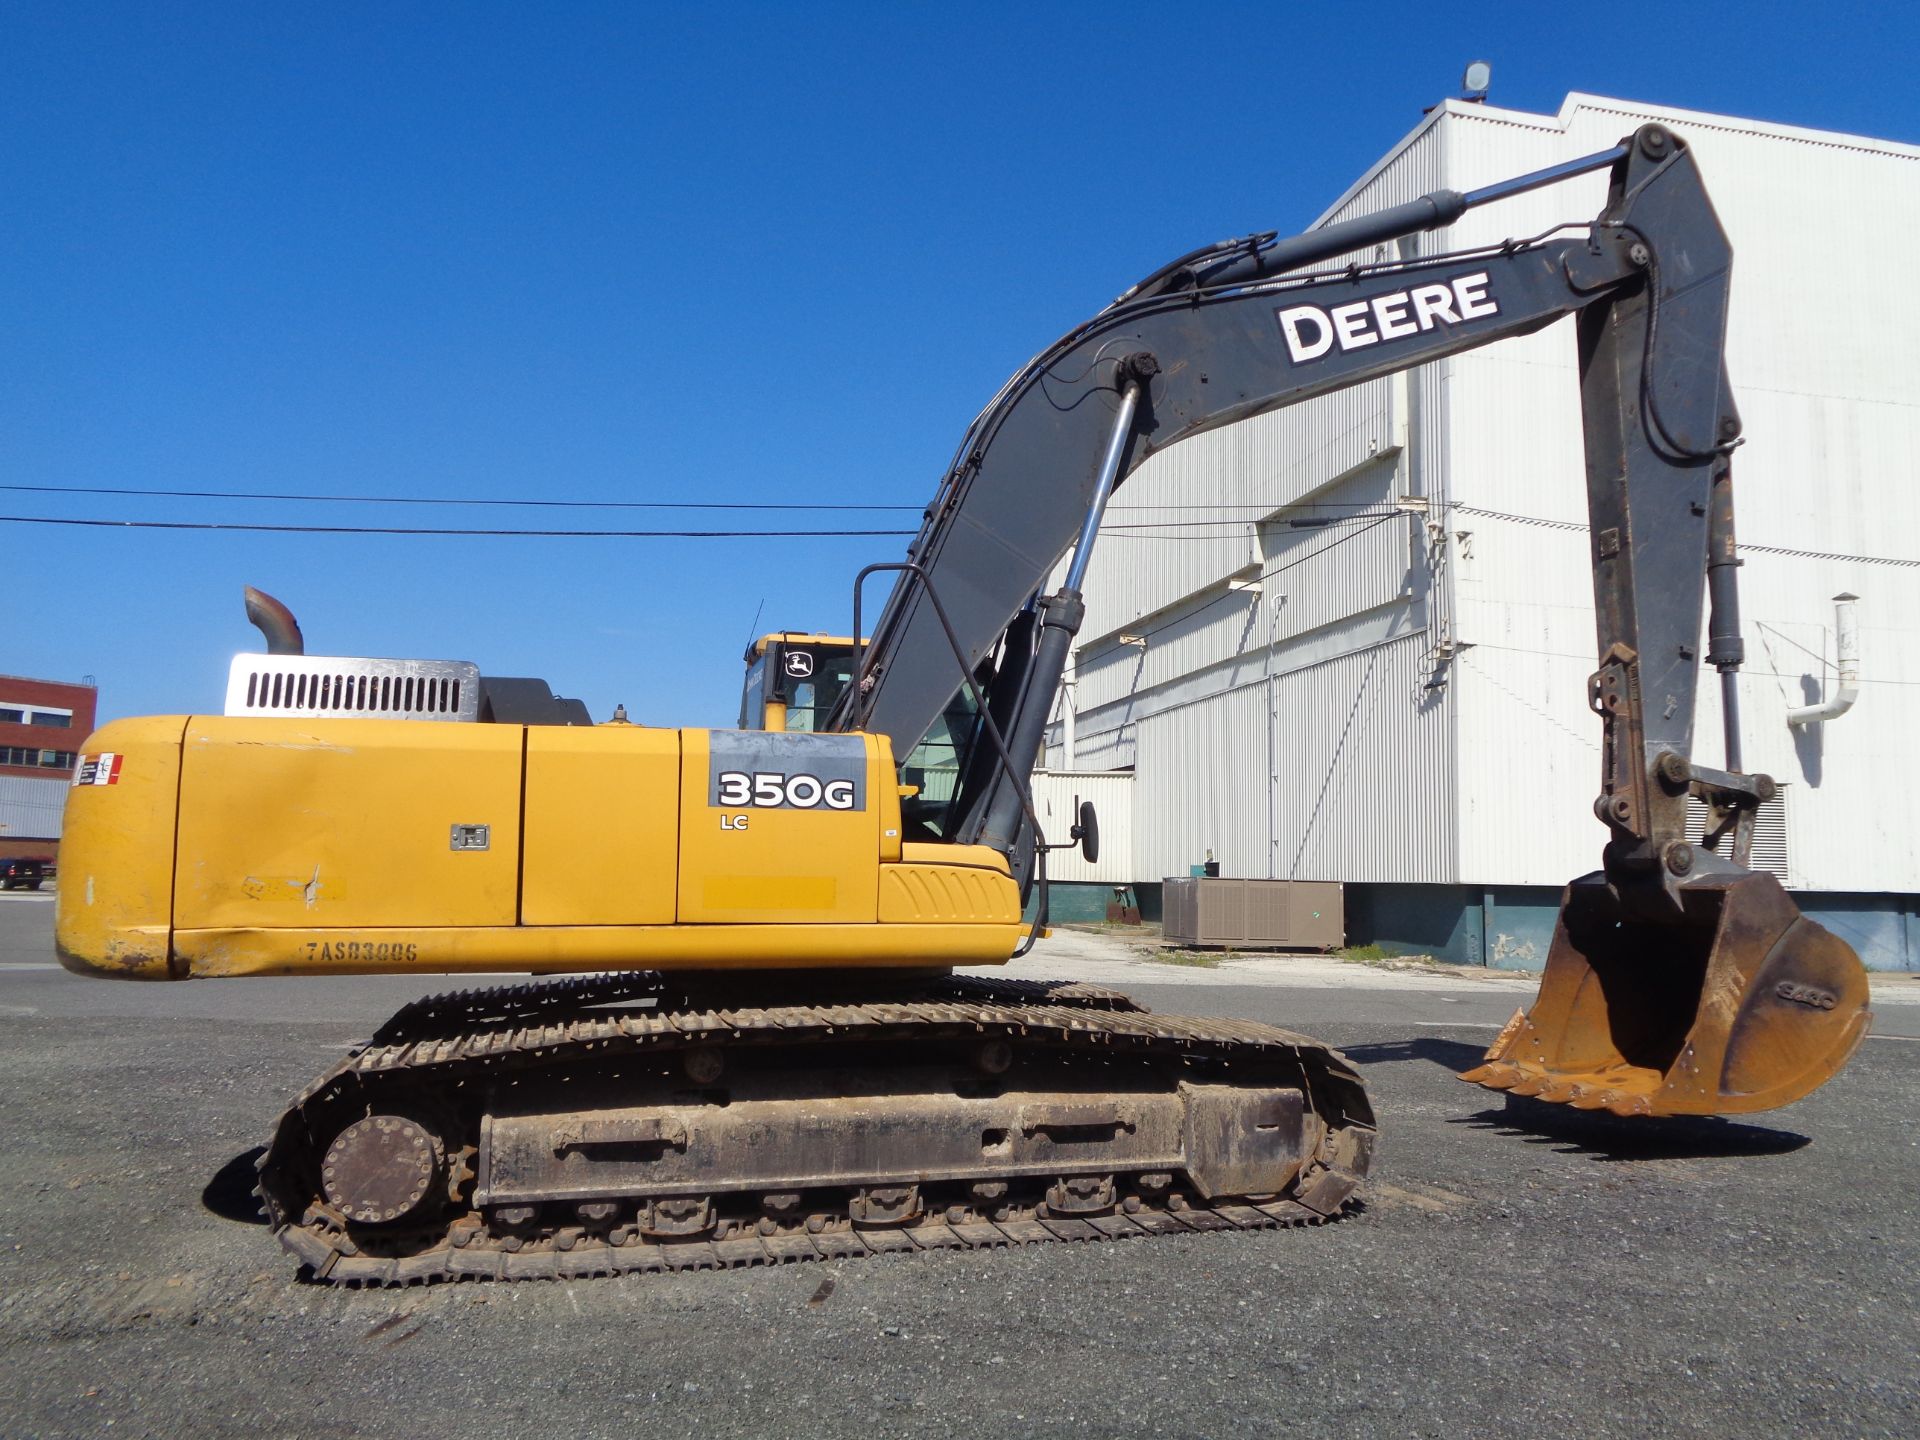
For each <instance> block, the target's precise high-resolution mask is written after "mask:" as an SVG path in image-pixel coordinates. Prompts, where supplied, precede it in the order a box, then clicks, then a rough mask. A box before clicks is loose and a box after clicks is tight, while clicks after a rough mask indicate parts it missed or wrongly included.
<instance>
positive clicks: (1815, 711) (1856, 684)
mask: <svg viewBox="0 0 1920 1440" xmlns="http://www.w3.org/2000/svg"><path fill="white" fill-rule="evenodd" d="M1859 598H1860V597H1859V596H1858V595H1849V594H1847V593H1846V592H1845V591H1842V592H1841V593H1840V594H1838V595H1836V596H1834V597H1833V634H1834V649H1835V650H1836V651H1837V652H1838V654H1839V660H1840V688H1839V689H1838V690H1836V691H1835V692H1834V693H1833V694H1832V695H1830V696H1828V697H1827V698H1826V699H1825V700H1822V701H1821V702H1820V703H1819V704H1818V705H1797V706H1795V707H1794V708H1793V709H1791V710H1789V711H1787V724H1789V725H1818V724H1820V723H1821V722H1822V721H1825V720H1835V719H1838V718H1839V717H1840V716H1842V715H1844V714H1846V713H1847V711H1849V710H1851V709H1852V708H1853V702H1854V701H1855V700H1857V699H1859V698H1860V621H1859V619H1858V618H1857V617H1856V616H1855V615H1854V613H1853V606H1854V602H1855V601H1857V600H1858V599H1859Z"/></svg>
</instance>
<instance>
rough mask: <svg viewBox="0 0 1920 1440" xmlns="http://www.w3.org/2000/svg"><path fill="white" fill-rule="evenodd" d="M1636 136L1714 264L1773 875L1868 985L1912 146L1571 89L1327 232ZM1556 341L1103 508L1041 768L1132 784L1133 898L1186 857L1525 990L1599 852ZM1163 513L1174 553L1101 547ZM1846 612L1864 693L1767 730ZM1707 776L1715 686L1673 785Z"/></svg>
mask: <svg viewBox="0 0 1920 1440" xmlns="http://www.w3.org/2000/svg"><path fill="white" fill-rule="evenodd" d="M1649 120H1658V121H1662V122H1664V123H1667V124H1669V125H1671V126H1672V128H1673V129H1674V130H1675V131H1676V132H1677V133H1678V134H1680V135H1681V136H1682V137H1683V138H1684V139H1686V140H1687V141H1688V142H1689V143H1691V144H1692V145H1693V147H1694V149H1695V151H1696V153H1697V155H1698V157H1699V160H1700V164H1701V173H1702V175H1703V176H1704V178H1705V181H1706V184H1707V187H1708V189H1709V191H1710V193H1711V194H1712V196H1713V200H1714V203H1715V206H1716V208H1717V209H1718V211H1719V213H1720V217H1721V220H1722V223H1723V224H1724V226H1725V228H1726V230H1727V232H1728V234H1729V236H1730V237H1731V239H1732V241H1733V246H1734V256H1735V259H1734V289H1733V314H1732V319H1731V326H1730V334H1729V337H1728V364H1729V368H1730V371H1731V374H1732V377H1733V382H1734V387H1735V394H1736V399H1737V402H1738V404H1739V406H1740V409H1741V412H1742V415H1743V418H1744V420H1745V422H1746V436H1747V444H1746V445H1745V446H1744V447H1743V448H1742V449H1741V450H1740V451H1739V452H1738V453H1737V455H1736V457H1735V462H1734V477H1735V493H1736V504H1737V510H1738V516H1737V526H1738V533H1739V536H1740V539H1741V548H1742V553H1743V557H1744V559H1745V561H1746V565H1745V568H1744V569H1743V570H1742V571H1741V586H1742V609H1743V615H1744V631H1745V634H1746V638H1747V649H1748V664H1747V667H1746V669H1745V671H1744V678H1743V680H1742V682H1741V694H1742V703H1743V725H1742V729H1743V734H1744V745H1745V751H1746V762H1747V766H1748V768H1749V769H1755V770H1765V771H1767V772H1769V773H1771V774H1772V775H1773V776H1774V777H1775V778H1776V779H1777V780H1778V781H1779V782H1781V785H1782V788H1783V801H1782V802H1781V803H1780V804H1779V805H1778V806H1776V807H1774V811H1773V813H1772V814H1770V815H1767V816H1765V817H1763V818H1764V819H1765V820H1766V821H1767V822H1768V823H1769V824H1770V826H1771V828H1772V835H1771V836H1770V838H1769V841H1768V844H1767V846H1766V854H1765V856H1764V857H1762V858H1764V859H1765V860H1766V861H1767V863H1769V864H1771V865H1772V866H1774V867H1776V868H1777V869H1778V870H1779V871H1780V873H1781V874H1782V875H1783V877H1784V878H1785V879H1786V880H1787V882H1788V883H1789V884H1790V885H1791V886H1794V887H1796V888H1798V889H1801V890H1804V891H1809V892H1825V893H1819V894H1806V895H1802V896H1801V900H1802V904H1803V907H1804V908H1806V909H1808V910H1809V912H1810V913H1814V914H1816V915H1817V916H1818V917H1819V918H1821V919H1822V920H1823V921H1825V922H1826V923H1828V924H1830V925H1832V926H1834V928H1836V929H1839V930H1840V931H1841V932H1842V933H1843V934H1846V935H1847V937H1848V938H1849V939H1850V940H1852V941H1853V942H1854V943H1855V945H1856V947H1857V948H1859V949H1861V951H1862V952H1863V954H1864V955H1865V956H1866V958H1867V959H1868V962H1869V963H1870V964H1875V965H1879V966H1896V967H1907V968H1920V959H1916V954H1917V953H1920V911H1916V895H1915V892H1916V891H1920V754H1917V753H1916V747H1915V744H1914V738H1915V724H1914V720H1915V716H1916V714H1917V713H1920V712H1916V710H1915V708H1914V705H1913V699H1914V697H1915V696H1916V695H1917V694H1920V691H1916V689H1915V687H1916V686H1920V527H1917V525H1916V521H1920V483H1916V482H1917V481H1920V473H1917V472H1920V458H1917V457H1920V287H1915V286H1912V285H1907V284H1904V283H1899V282H1898V281H1897V280H1896V281H1895V282H1894V283H1889V279H1888V272H1887V267H1886V264H1885V261H1886V258H1887V257H1889V256H1897V255H1900V254H1903V253H1905V252H1906V250H1907V249H1908V248H1910V246H1911V245H1912V243H1913V239H1914V237H1915V235H1917V234H1920V148H1916V147H1913V146H1908V145H1898V144H1892V143H1889V142H1885V141H1879V140H1870V139H1863V138H1860V137H1856V136H1848V135H1837V134H1829V133H1825V132H1819V131H1811V130H1802V129H1795V128H1792V127H1788V126H1780V125H1770V124H1764V123H1760V122H1755V121H1748V120H1736V119H1731V118H1728V117H1725V116H1718V115H1705V114H1697V113H1693V112H1688V111H1682V110H1673V109H1668V108H1664V107H1656V106H1649V105H1642V104H1637V103H1630V102H1626V101H1619V100H1607V99H1601V98H1598V97H1595V96H1588V95H1572V96H1569V97H1568V99H1567V101H1566V103H1565V105H1564V106H1563V107H1562V108H1561V110H1560V112H1559V114H1557V115H1532V114H1524V113H1520V112H1517V111H1510V110H1501V109H1496V108H1494V107H1491V106H1487V105H1484V104H1472V103H1467V102H1462V101H1449V102H1447V103H1445V104H1443V105H1441V106H1439V107H1438V108H1436V109H1435V110H1433V111H1432V112H1430V113H1429V114H1428V115H1427V117H1426V118H1425V120H1424V121H1423V122H1422V123H1421V124H1420V125H1419V126H1417V127H1416V128H1415V129H1414V130H1413V131H1412V133H1410V134H1409V135H1408V136H1407V137H1406V139H1405V140H1403V141H1402V142H1401V143H1400V144H1399V145H1398V146H1396V147H1395V148H1394V149H1393V151H1392V152H1391V153H1389V154H1388V155H1387V156H1386V157H1385V158H1384V159H1382V160H1381V161H1380V163H1379V164H1378V165H1376V166H1375V167H1374V168H1373V169H1372V170H1371V171H1369V172H1368V173H1367V174H1366V175H1365V176H1363V177H1362V178H1361V179H1360V180H1359V181H1358V182H1356V183H1355V184H1354V186H1353V187H1352V188H1351V189H1350V190H1349V191H1348V192H1347V193H1346V194H1345V195H1344V196H1342V197H1341V198H1340V199H1339V200H1338V201H1337V202H1336V203H1335V204H1334V205H1333V206H1332V208H1330V209H1329V210H1328V211H1327V212H1326V214H1325V215H1324V216H1323V217H1322V223H1325V222H1327V221H1333V220H1340V219H1346V218H1349V217H1351V216H1354V215H1358V214H1363V213H1366V212H1368V211H1372V210H1376V209H1380V208H1384V207H1385V206H1388V205H1392V204H1396V203H1399V202H1401V201H1405V200H1409V199H1412V198H1414V197H1416V196H1418V195H1421V194H1424V193H1427V192H1429V191H1432V190H1437V189H1442V188H1450V189H1456V190H1463V191H1464V190H1470V189H1473V188H1475V187H1477V186H1481V185H1485V184H1488V183H1490V182H1493V181H1496V180H1500V179H1504V178H1507V177H1510V176H1513V175H1518V174H1521V173H1523V172H1526V171H1530V170H1537V169H1540V168H1543V167H1545V166H1548V165H1552V164H1554V163H1557V162H1559V161H1563V160H1568V159H1572V158H1574V157H1576V156H1580V155H1585V154H1589V153H1592V152H1594V151H1598V150H1602V149H1605V148H1606V147H1608V146H1609V145H1611V144H1613V143H1614V142H1615V141H1616V140H1618V139H1619V138H1620V137H1621V136H1623V135H1625V134H1627V133H1629V132H1630V131H1632V130H1633V129H1634V128H1635V127H1637V126H1639V125H1640V124H1642V123H1645V122H1646V121H1649ZM1605 193H1606V177H1605V174H1604V173H1600V174H1593V175H1588V176H1584V177H1581V178H1579V179H1575V180H1572V181H1568V182H1565V183H1562V184H1559V185H1556V186H1553V187H1551V188H1548V189H1546V190H1542V191H1538V192H1535V193H1532V194H1529V195H1525V196H1522V197H1520V198H1518V199H1516V200H1513V201H1509V202H1507V203H1505V204H1500V205H1494V206H1489V207H1486V208H1485V209H1481V210H1476V211H1472V212H1470V213H1469V214H1468V215H1467V216H1465V217H1464V218H1463V219H1462V220H1461V221H1460V222H1459V223H1458V224H1456V225H1455V226H1454V227H1452V228H1451V229H1450V230H1446V231H1440V232H1435V233H1433V234H1429V235H1425V236H1421V237H1419V238H1418V240H1416V241H1407V242H1401V243H1402V249H1401V251H1400V253H1401V254H1402V255H1414V254H1431V253H1434V252H1436V251H1440V250H1451V249H1460V248H1463V247H1468V246H1472V245H1477V244H1482V243H1488V242H1495V241H1498V240H1500V239H1502V238H1505V237H1507V236H1527V235H1533V234H1536V233H1539V232H1541V231H1544V230H1546V229H1547V228H1549V227H1550V226H1551V225H1553V224H1554V223H1556V222H1561V221H1584V220H1586V219H1588V218H1590V217H1592V216H1593V215H1594V214H1596V213H1597V212H1598V211H1599V209H1600V207H1601V205H1602V204H1603V202H1604V198H1605ZM1359 258H1365V259H1376V258H1378V259H1386V258H1392V257H1391V256H1389V255H1386V254H1379V255H1369V256H1365V257H1359ZM1573 345H1574V335H1573V325H1572V322H1571V321H1563V322H1561V323H1559V324H1557V325H1554V326H1552V327H1551V328H1549V329H1547V330H1545V331H1542V332H1541V333H1539V334H1537V335H1534V336H1531V337H1528V338H1525V339H1521V340H1513V341H1507V342H1504V343H1501V344H1497V345H1495V346H1492V347H1490V348H1487V349H1482V350H1478V351H1474V352H1472V353H1469V354H1466V355H1462V356H1458V357H1455V358H1453V359H1450V360H1446V361H1443V362H1438V363H1436V364H1433V365H1429V366H1426V367H1423V368H1422V369H1419V370H1416V371H1413V372H1410V373H1408V374H1406V375H1403V376H1399V377H1395V378H1390V379H1385V380H1380V381H1376V382H1371V383H1369V384H1366V385H1363V386H1360V387H1357V388H1355V389H1353V390H1349V391H1346V392H1343V393H1341V394H1338V395H1334V396H1330V397H1326V398H1323V399H1320V400H1316V401H1312V402H1309V403H1307V404H1304V405H1301V406H1298V407H1295V408H1293V409H1291V410H1286V411H1282V412H1279V413H1277V414H1273V415H1269V416H1265V417H1262V418H1260V419H1258V420H1254V421H1250V422H1248V423H1245V424H1242V425H1238V426H1234V427H1231V428H1229V429H1226V430H1222V431H1216V432H1213V433H1211V434H1207V435H1203V436H1201V437H1199V438H1197V439H1195V440H1191V441H1188V442H1187V443H1185V444H1183V445H1180V446H1177V447H1175V448H1174V449H1173V450H1171V451H1169V452H1167V453H1165V454H1162V455H1159V456H1156V457H1154V458H1153V459H1152V460H1150V461H1149V462H1148V463H1147V464H1146V465H1145V466H1144V467H1143V468H1142V469H1141V470H1140V471H1138V472H1137V473H1136V474H1135V475H1134V476H1133V477H1132V479H1130V480H1129V481H1128V482H1127V484H1126V485H1125V487H1124V488H1123V489H1122V490H1121V491H1120V493H1119V494H1118V495H1117V496H1116V497H1115V501H1114V505H1113V507H1112V509H1111V511H1110V512H1109V522H1108V528H1107V530H1106V531H1105V532H1103V534H1102V537H1101V540H1100V545H1099V549H1098V550H1097V551H1096V553H1095V556H1094V560H1093V566H1092V571H1091V575H1090V578H1089V583H1088V586H1087V594H1088V601H1089V614H1088V618H1087V623H1086V626H1085V628H1084V629H1083V631H1082V632H1081V633H1082V637H1083V643H1082V644H1081V645H1080V646H1079V648H1078V651H1077V655H1076V661H1075V670H1074V672H1073V674H1072V675H1071V677H1070V682H1071V683H1070V690H1069V694H1068V697H1067V701H1066V705H1065V711H1064V713H1063V714H1062V716H1061V718H1060V719H1059V721H1058V722H1057V723H1056V725H1055V727H1054V731H1053V734H1052V737H1051V743H1050V745H1049V751H1048V756H1047V760H1048V764H1049V766H1050V767H1052V768H1054V769H1058V770H1066V771H1073V770H1117V769H1123V768H1127V767H1132V769H1133V772H1134V776H1135V779H1134V789H1135V794H1134V797H1133V815H1134V826H1133V834H1132V836H1131V840H1130V855H1131V863H1132V865H1133V869H1134V878H1135V879H1136V880H1141V881H1149V882H1150V881H1153V880H1156V879H1158V878H1159V877H1161V876H1163V875H1184V874H1186V873H1188V870H1189V867H1190V866H1191V865H1192V864H1193V863H1195V862H1198V861H1200V860H1203V859H1204V858H1206V856H1207V854H1208V852H1211V853H1212V855H1213V856H1214V857H1216V858H1217V859H1218V860H1219V862H1220V864H1221V871H1222V873H1223V874H1227V875H1243V876H1273V877H1279V878H1287V877H1294V878H1300V879H1327V880H1343V881H1347V882H1349V884H1350V887H1352V893H1354V894H1355V895H1356V896H1358V897H1359V898H1360V901H1361V911H1362V913H1361V915H1360V918H1359V920H1358V921H1357V922H1355V923H1354V925H1353V927H1352V928H1354V929H1355V930H1356V932H1359V931H1368V930H1370V931H1374V932H1377V938H1379V939H1380V940H1382V942H1383V943H1390V944H1393V943H1399V944H1404V945H1406V946H1408V947H1415V946H1417V947H1418V948H1422V949H1430V950H1433V949H1437V950H1441V951H1443V952H1444V953H1448V954H1452V955H1455V956H1456V957H1457V958H1463V959H1478V960H1486V961H1490V962H1492V963H1507V964H1519V965H1526V964H1538V963H1539V962H1540V961H1541V960H1542V959H1544V955H1545V948H1546V947H1545V941H1546V938H1547V935H1548V934H1549V933H1550V928H1551V924H1550V922H1551V915H1552V910H1553V906H1554V904H1555V903H1556V899H1557V887H1559V886H1560V885H1561V884H1563V883H1564V882H1565V881H1566V880H1568V879H1569V878H1571V877H1573V876H1574V875H1576V874H1579V873H1582V872H1585V871H1587V870H1591V869H1593V868H1595V867H1596V866H1597V864H1598V860H1599V852H1600V847H1601V844H1602V842H1603V840H1604V835H1605V832H1604V830H1603V829H1602V827H1601V826H1600V825H1599V823H1598V822H1597V821H1596V820H1594V819H1593V816H1592V811H1591V804H1592V799H1593V796H1594V795H1595V794H1596V793H1597V791H1598V787H1599V783H1600V755H1599V742H1600V725H1599V721H1598V719H1597V717H1595V716H1594V715H1593V714H1592V713H1591V712H1590V711H1589V710H1588V709H1587V706H1586V679H1587V676H1588V674H1589V672H1590V671H1591V670H1592V669H1593V668H1594V664H1595V656H1594V650H1595V643H1594V630H1593V611H1592V595H1591V575H1590V566H1589V560H1588V540H1587V535H1586V533H1585V524H1584V522H1585V519H1586V516H1585V495H1584V478H1583V475H1584V472H1583V458H1582V451H1581V445H1580V411H1579V396H1578V390H1577V382H1576V372H1575V361H1574V352H1573ZM1177 507H1190V508H1177ZM1357 510H1364V511H1368V512H1379V511H1382V510H1385V511H1389V512H1391V513H1389V514H1388V515H1386V516H1385V517H1384V518H1382V517H1381V516H1380V515H1379V514H1377V513H1374V514H1370V515H1369V516H1368V517H1366V518H1360V519H1356V518H1354V513H1355V511H1357ZM1303 519H1314V520H1329V521H1331V522H1332V523H1329V524H1325V525H1322V526H1318V527H1302V526H1299V525H1297V524H1295V523H1291V522H1296V521H1299V520H1303ZM1169 520H1180V521H1186V522H1196V523H1189V524H1188V525H1186V526H1185V527H1184V528H1176V529H1166V528H1156V529H1153V530H1149V531H1137V532H1132V533H1130V532H1129V531H1128V529H1127V525H1128V523H1129V522H1134V523H1136V524H1137V523H1138V522H1141V521H1153V522H1156V524H1159V525H1164V523H1165V522H1166V521H1169ZM1843 591H1844V592H1851V593H1853V594H1855V595H1858V596H1859V597H1860V601H1859V606H1858V614H1859V618H1860V632H1861V636H1862V647H1861V648H1862V655H1863V683H1862V685H1861V698H1860V700H1859V702H1858V703H1857V704H1856V705H1855V706H1854V708H1853V709H1852V710H1851V711H1850V712H1849V713H1847V714H1846V715H1844V716H1842V717H1840V718H1837V719H1833V720H1829V721H1827V722H1825V723H1824V724H1820V725H1811V726H1804V727H1799V728H1793V727H1789V725H1788V724H1787V721H1786V718H1785V716H1786V712H1787V710H1788V708H1789V707H1791V706H1795V705H1801V704H1804V703H1806V702H1807V701H1808V699H1809V698H1813V699H1818V698H1819V697H1820V696H1821V695H1822V694H1824V693H1829V692H1830V690H1831V687H1832V686H1833V684H1834V682H1835V676H1834V658H1835V657H1834V644H1833V630H1834V618H1833V617H1834V610H1833V603H1832V597H1833V596H1835V595H1836V594H1838V593H1840V592H1843ZM1721 749H1722V747H1721V737H1720V717H1719V712H1718V693H1717V687H1716V684H1715V683H1714V676H1713V672H1711V671H1706V672H1705V673H1704V675H1703V682H1702V685H1701V709H1700V713H1699V717H1698V723H1697V726H1696V752H1695V753H1696V758H1698V759H1699V760H1701V761H1702V762H1703V763H1706V764H1710V765H1719V764H1721V763H1722V756H1721ZM1109 831H1111V827H1109ZM1354 882H1364V883H1361V884H1358V885H1355V884H1354ZM1427 887H1442V888H1439V889H1433V888H1427ZM1352 919H1353V915H1352V913H1351V912H1350V920H1352ZM1909 929H1911V932H1912V937H1911V943H1909V938H1908V931H1909ZM1361 938H1367V937H1365V936H1362V937H1361Z"/></svg>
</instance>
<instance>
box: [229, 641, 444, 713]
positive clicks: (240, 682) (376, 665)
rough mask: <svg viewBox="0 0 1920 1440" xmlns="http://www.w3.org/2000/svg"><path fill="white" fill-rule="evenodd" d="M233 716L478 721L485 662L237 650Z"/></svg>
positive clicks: (231, 690)
mask: <svg viewBox="0 0 1920 1440" xmlns="http://www.w3.org/2000/svg"><path fill="white" fill-rule="evenodd" d="M226 713H227V714H229V715H284V716H293V717H300V718H318V717H321V716H327V715H333V716H340V717H343V718H344V717H352V718H355V719H362V720H368V719H372V720H478V719H479V718H480V667H479V666H478V665H474V664H472V663H471V662H469V661H466V660H361V659H352V658H348V657H344V656H339V655H236V656H234V657H233V668H232V669H231V670H230V671H228V673H227V708H226Z"/></svg>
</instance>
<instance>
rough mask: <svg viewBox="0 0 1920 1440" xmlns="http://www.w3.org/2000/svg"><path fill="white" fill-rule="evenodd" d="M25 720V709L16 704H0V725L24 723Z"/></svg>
mask: <svg viewBox="0 0 1920 1440" xmlns="http://www.w3.org/2000/svg"><path fill="white" fill-rule="evenodd" d="M26 720H27V713H26V711H24V710H22V709H21V708H20V707H19V706H18V705H0V725H24V724H25V723H26Z"/></svg>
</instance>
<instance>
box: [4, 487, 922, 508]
mask: <svg viewBox="0 0 1920 1440" xmlns="http://www.w3.org/2000/svg"><path fill="white" fill-rule="evenodd" d="M0 490H15V491H20V492H23V493H26V494H32V495H133V496H140V497H143V498H147V499H158V500H292V501H299V502H302V503H318V504H328V505H495V506H517V507H524V508H540V509H555V510H897V511H906V512H910V513H913V514H918V513H919V512H920V510H921V509H922V507H921V506H919V505H816V504H804V505H803V504H776V503H772V502H763V501H745V500H528V499H523V498H509V499H502V498H497V497H483V496H465V497H462V496H452V495H319V494H296V493H291V492H287V491H278V490H138V489H133V488H131V487H124V486H112V485H0Z"/></svg>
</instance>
